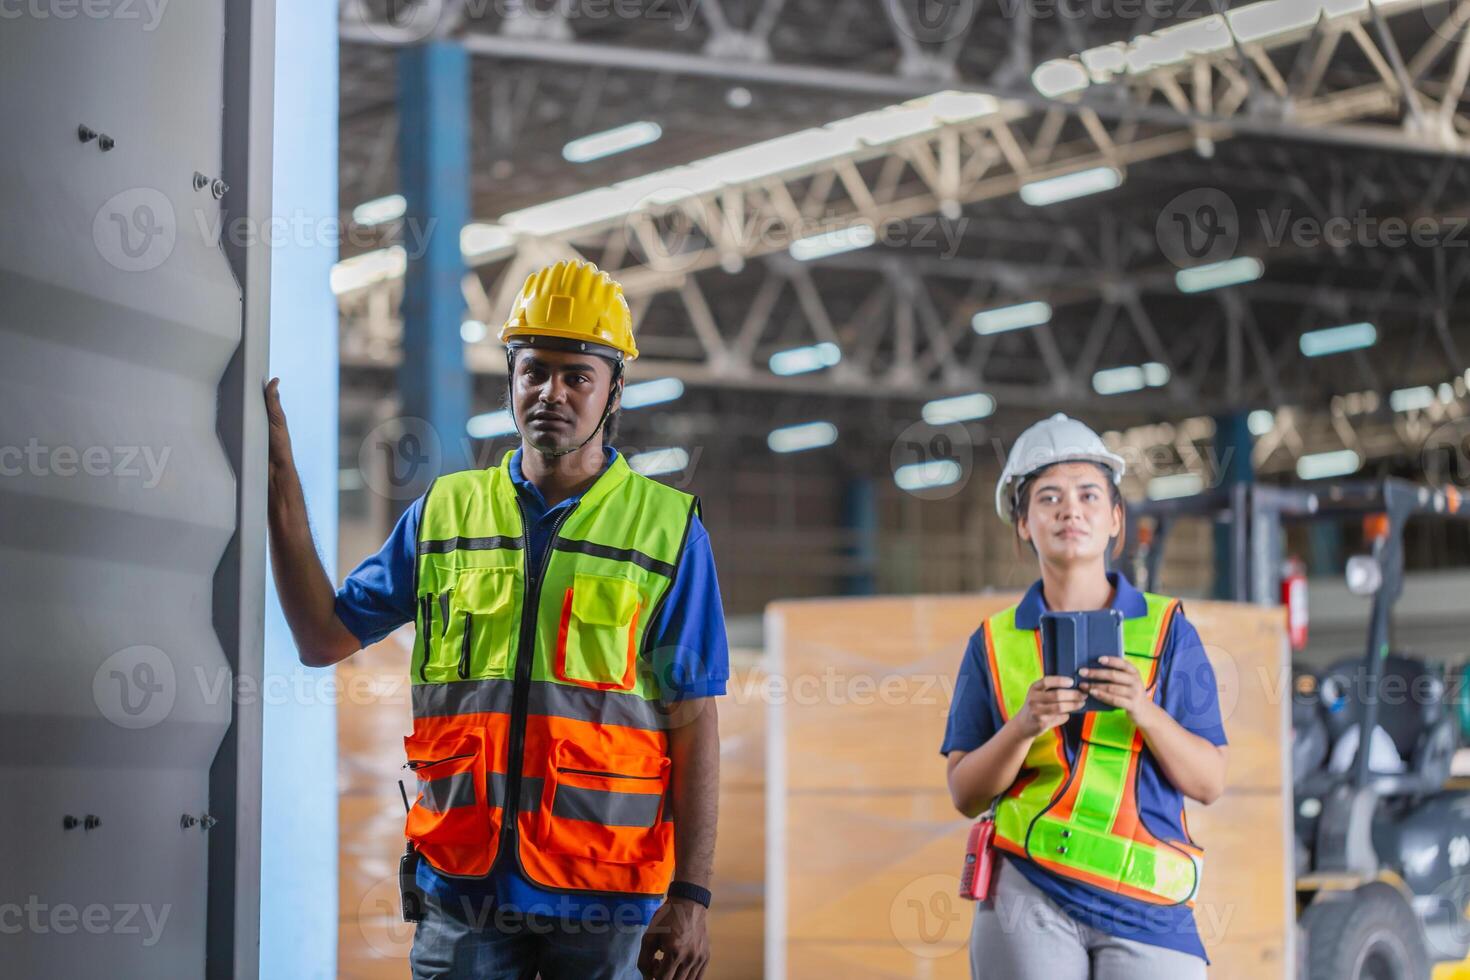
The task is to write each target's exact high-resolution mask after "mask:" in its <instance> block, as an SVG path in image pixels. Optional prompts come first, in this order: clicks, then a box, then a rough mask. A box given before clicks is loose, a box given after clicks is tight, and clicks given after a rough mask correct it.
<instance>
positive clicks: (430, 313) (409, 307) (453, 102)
mask: <svg viewBox="0 0 1470 980" xmlns="http://www.w3.org/2000/svg"><path fill="white" fill-rule="evenodd" d="M469 57H470V56H469V53H468V52H467V51H466V50H465V49H464V48H463V47H461V46H459V45H457V44H446V43H443V42H438V41H431V42H429V43H426V44H422V45H415V46H411V47H406V48H404V49H402V51H400V53H399V56H398V119H399V129H398V146H399V152H398V169H399V188H400V191H401V192H402V194H403V196H404V199H405V200H406V201H407V210H406V212H405V214H404V220H403V247H404V249H405V250H406V251H407V253H408V274H407V276H406V278H405V281H404V291H403V306H402V310H403V363H402V365H401V367H400V368H399V371H398V387H399V393H400V396H401V398H402V407H403V415H404V417H405V418H409V419H423V420H424V421H425V422H427V423H428V424H429V425H430V426H431V427H432V429H433V431H434V433H435V434H437V436H438V438H439V445H440V449H441V450H442V452H443V462H442V465H441V466H440V467H439V471H440V472H443V473H450V472H453V471H455V470H461V469H464V468H465V467H466V466H467V465H468V460H467V458H466V452H465V450H466V445H467V437H466V433H465V423H466V422H467V421H468V420H469V408H470V376H469V372H467V371H466V370H465V366H464V342H463V340H462V339H461V338H460V332H459V331H460V323H461V321H462V320H463V317H464V296H463V294H462V293H461V292H460V280H461V279H462V278H463V277H464V274H465V265H464V258H463V256H461V254H460V251H459V233H460V229H461V228H463V227H464V226H465V224H466V223H467V222H468V221H469V216H470V145H469V133H470V61H469ZM429 475H430V476H432V475H433V474H429ZM423 485H425V486H426V485H427V481H425V482H424V484H423Z"/></svg>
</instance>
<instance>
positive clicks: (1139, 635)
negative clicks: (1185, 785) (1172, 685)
mask: <svg viewBox="0 0 1470 980" xmlns="http://www.w3.org/2000/svg"><path fill="white" fill-rule="evenodd" d="M1144 599H1145V600H1146V601H1147V603H1148V613H1147V614H1146V615H1144V616H1140V617H1135V618H1133V619H1125V620H1124V621H1123V654H1124V656H1125V657H1127V659H1128V661H1129V662H1130V663H1132V664H1133V665H1134V666H1135V667H1137V668H1138V672H1139V674H1140V675H1142V677H1143V682H1144V686H1145V687H1146V688H1147V690H1148V694H1149V696H1150V697H1152V696H1153V693H1154V689H1155V685H1156V684H1157V682H1158V673H1159V657H1160V655H1161V654H1162V651H1163V644H1164V640H1165V637H1167V636H1168V632H1169V621H1170V619H1171V617H1172V616H1173V615H1174V611H1175V610H1176V609H1177V608H1178V606H1179V601H1178V600H1177V599H1170V598H1167V597H1164V596H1157V595H1151V594H1149V593H1144ZM985 648H986V651H987V656H988V660H989V666H990V678H991V683H992V686H993V689H994V690H995V691H996V694H997V698H998V700H999V703H1000V709H1001V715H1002V716H1003V717H1004V718H1006V719H1007V720H1009V719H1010V717H1011V716H1012V715H1014V714H1015V713H1016V712H1018V711H1020V710H1021V706H1022V705H1023V704H1025V702H1026V692H1027V690H1028V689H1029V688H1030V687H1031V685H1032V684H1034V683H1035V682H1036V681H1038V680H1040V679H1041V677H1042V671H1043V668H1042V663H1043V661H1042V655H1041V631H1040V630H1026V629H1020V628H1018V627H1017V626H1016V607H1014V606H1012V607H1011V608H1009V609H1006V610H1004V611H1002V612H999V613H996V614H995V615H994V616H991V617H990V618H989V619H988V620H986V622H985ZM1142 751H1143V735H1142V733H1140V732H1139V731H1138V728H1137V726H1135V725H1134V724H1133V722H1132V721H1130V720H1129V718H1128V713H1127V712H1126V711H1124V710H1122V709H1114V710H1112V711H1094V712H1089V713H1088V714H1087V717H1086V720H1085V721H1084V722H1083V725H1082V743H1081V749H1080V751H1079V752H1078V754H1077V763H1076V765H1075V766H1070V765H1068V763H1067V754H1066V750H1065V748H1064V746H1063V744H1062V734H1061V729H1060V728H1053V729H1050V730H1049V731H1046V732H1043V733H1042V734H1041V735H1039V736H1037V738H1036V739H1035V741H1033V742H1032V743H1031V748H1030V750H1029V751H1028V752H1027V753H1026V759H1025V761H1024V762H1023V763H1022V766H1021V771H1020V773H1019V774H1018V775H1017V777H1016V781H1015V782H1014V783H1012V784H1011V786H1010V788H1009V789H1007V790H1006V791H1005V792H1004V793H1003V794H1002V795H1001V798H1000V800H999V801H998V803H997V804H996V810H995V841H996V845H997V846H998V847H1000V848H1002V849H1003V850H1006V851H1009V852H1010V853H1012V854H1015V855H1018V856H1020V857H1024V858H1027V859H1028V860H1031V861H1034V862H1035V863H1036V864H1038V865H1040V866H1041V867H1043V868H1046V869H1047V870H1049V871H1051V872H1053V873H1055V874H1057V875H1060V876H1061V877H1063V878H1068V879H1071V880H1074V881H1080V882H1084V883H1086V884H1088V885H1092V886H1094V887H1096V888H1100V889H1103V890H1104V891H1109V892H1113V893H1115V894H1118V895H1121V896H1124V897H1126V898H1131V899H1135V900H1137V901H1139V902H1144V903H1147V904H1150V905H1188V906H1190V907H1193V905H1194V898H1195V895H1196V894H1197V893H1198V891H1199V882H1200V877H1201V874H1202V872H1203V870H1204V852H1203V851H1202V850H1201V849H1200V848H1199V847H1197V846H1196V845H1195V844H1194V842H1193V841H1187V840H1186V841H1177V840H1161V839H1159V838H1158V837H1155V836H1154V835H1153V834H1152V833H1151V832H1150V831H1149V829H1148V828H1147V827H1146V826H1144V822H1143V820H1142V819H1141V817H1140V815H1139V812H1138V764H1139V756H1140V753H1141V752H1142ZM1180 816H1181V825H1182V819H1183V814H1182V811H1181V814H1180ZM1185 833H1186V836H1187V835H1188V831H1187V830H1186V831H1185Z"/></svg>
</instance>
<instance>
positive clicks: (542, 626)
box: [404, 453, 698, 896]
mask: <svg viewBox="0 0 1470 980" xmlns="http://www.w3.org/2000/svg"><path fill="white" fill-rule="evenodd" d="M511 455H512V454H511V453H507V454H506V456H505V458H504V460H502V462H501V464H500V465H499V466H498V467H495V468H492V469H485V470H471V471H467V472H462V473H454V474H451V475H448V476H443V477H440V478H439V479H438V480H436V481H435V482H434V484H433V485H432V486H431V487H430V488H429V492H428V494H427V496H426V499H425V501H424V507H423V516H422V518H421V520H420V525H419V539H418V559H417V564H416V565H415V595H416V596H417V601H418V609H417V614H416V617H415V622H416V625H417V628H418V638H417V640H416V641H415V644H414V652H413V660H412V663H411V667H410V669H411V671H412V682H413V684H412V690H413V734H412V735H410V736H408V737H407V738H405V739H404V747H405V749H406V750H407V754H408V760H409V761H408V766H407V767H408V768H409V769H412V770H413V771H414V774H415V775H416V776H417V777H418V790H419V792H418V797H417V799H416V800H415V801H414V804H413V806H412V808H411V809H410V810H409V814H408V821H407V825H406V828H405V833H406V835H407V837H408V838H409V839H410V840H411V841H413V842H414V844H415V845H416V847H417V849H418V851H419V852H420V853H421V854H422V855H423V857H424V859H425V860H427V861H428V862H429V864H430V865H432V866H433V867H434V868H436V869H438V870H439V871H441V872H443V873H444V874H446V875H452V876H461V877H481V876H484V875H486V874H488V873H489V871H490V868H491V865H492V864H493V863H494V861H495V858H496V855H497V854H498V853H499V852H500V849H501V848H503V847H508V848H511V849H512V853H513V854H514V856H515V859H516V861H518V863H519V867H520V870H521V872H522V873H523V874H524V875H525V877H526V878H527V879H529V880H530V881H531V882H533V883H535V884H537V885H539V886H541V887H543V888H547V889H550V890H553V891H557V890H560V891H569V892H578V893H581V892H606V893H618V894H636V895H643V896H654V895H662V894H663V893H664V892H665V890H666V889H667V887H668V883H669V879H670V877H671V876H672V873H673V866H674V850H673V841H674V828H673V823H672V814H671V813H670V812H669V804H668V800H667V789H668V785H669V757H668V738H667V735H666V732H665V725H664V724H663V721H662V719H663V717H664V715H663V714H662V713H661V712H659V711H658V710H657V705H656V703H655V702H656V701H657V699H658V698H659V695H660V688H659V684H658V680H657V678H656V677H655V676H654V674H653V671H652V667H651V663H650V662H649V660H648V658H647V657H644V656H642V654H644V653H645V652H646V649H647V647H648V645H649V641H650V639H651V635H650V633H649V626H650V624H652V623H654V622H655V621H656V619H657V616H658V611H659V609H660V607H661V606H662V604H663V601H664V598H665V597H666V596H667V595H668V592H669V588H670V586H671V585H672V583H673V579H674V572H675V569H677V567H678V564H679V558H680V555H681V554H682V552H683V549H684V544H685V541H686V539H687V536H688V532H689V527H690V523H691V521H692V519H693V515H694V514H695V513H696V508H697V506H698V503H697V501H696V500H695V498H694V497H692V496H690V495H689V494H686V493H682V492H680V491H678V490H675V489H673V488H671V487H667V486H664V485H663V484H661V483H657V482H655V481H654V480H650V479H648V478H647V477H644V476H642V475H641V474H638V473H635V472H634V471H633V470H632V469H630V468H629V466H628V464H627V463H626V462H625V461H624V460H623V457H622V456H621V455H619V456H617V457H616V458H615V459H614V460H613V462H612V463H611V465H609V466H608V468H607V469H606V470H605V471H604V472H603V473H602V475H601V476H599V477H598V479H597V481H596V482H595V483H593V485H592V486H591V487H590V488H588V490H587V492H586V493H585V494H583V496H582V498H581V499H580V500H579V501H577V502H576V503H575V504H573V505H572V506H571V508H570V509H569V510H568V511H567V512H566V513H564V514H563V515H562V516H561V517H560V518H559V519H558V522H557V526H556V527H555V528H554V529H553V532H552V534H553V537H552V541H551V543H550V545H549V546H548V547H547V551H546V556H545V558H544V559H542V565H541V568H540V569H539V572H538V573H533V574H530V575H528V573H527V568H526V562H527V535H526V521H525V516H524V514H523V512H522V509H521V504H520V499H519V497H518V496H517V494H516V489H515V485H514V484H513V483H512V482H511V476H510V460H511ZM528 583H530V584H529V587H528Z"/></svg>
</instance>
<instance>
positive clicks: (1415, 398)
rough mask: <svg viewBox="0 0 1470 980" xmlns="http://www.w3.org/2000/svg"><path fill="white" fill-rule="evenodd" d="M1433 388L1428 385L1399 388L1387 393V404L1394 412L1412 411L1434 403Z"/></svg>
mask: <svg viewBox="0 0 1470 980" xmlns="http://www.w3.org/2000/svg"><path fill="white" fill-rule="evenodd" d="M1434 400H1435V396H1434V389H1433V388H1431V387H1429V386H1428V385H1419V386H1418V387H1417V388H1400V389H1399V390H1398V391H1391V392H1389V394H1388V406H1389V407H1390V408H1392V409H1393V410H1394V411H1395V412H1413V411H1417V410H1418V409H1421V408H1428V407H1429V406H1430V405H1433V404H1434Z"/></svg>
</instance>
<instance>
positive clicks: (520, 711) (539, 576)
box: [500, 494, 581, 874]
mask: <svg viewBox="0 0 1470 980" xmlns="http://www.w3.org/2000/svg"><path fill="white" fill-rule="evenodd" d="M579 503H581V501H578V502H577V503H574V504H572V505H571V506H570V507H568V508H567V509H566V512H565V513H563V514H562V515H561V516H560V517H558V518H557V519H556V522H555V523H554V524H552V525H551V539H550V540H549V541H547V542H546V553H545V554H543V555H542V556H541V563H540V565H539V566H538V569H537V572H536V578H535V581H534V584H533V583H532V582H531V580H530V579H527V583H526V585H527V588H526V590H525V597H524V601H525V605H524V606H523V607H522V608H521V635H520V640H519V644H518V646H517V647H516V676H515V682H514V685H515V686H514V687H513V688H512V689H511V702H510V752H509V758H508V759H507V760H506V761H507V762H508V763H509V769H510V772H508V773H507V774H506V787H505V806H504V808H503V809H502V810H501V814H502V819H503V820H504V823H503V824H502V825H501V828H500V846H501V848H502V849H504V848H506V847H510V848H511V854H512V856H513V857H514V859H515V862H516V863H515V866H516V867H517V868H520V866H521V855H520V848H519V845H518V844H517V833H518V832H517V826H516V824H517V820H518V817H519V815H520V811H521V777H522V775H523V773H522V771H523V770H524V769H525V759H524V755H525V752H526V715H527V714H528V713H529V710H530V701H531V665H532V661H533V660H534V659H535V657H536V617H537V606H538V605H540V601H541V582H542V580H543V579H544V578H545V577H546V568H547V566H548V565H550V564H551V555H552V553H553V552H554V551H556V538H557V535H558V534H559V533H560V532H561V526H562V525H563V524H565V523H566V520H567V518H568V517H571V516H572V511H574V510H576V509H577V505H578V504H579ZM516 509H517V510H518V511H520V514H521V557H522V561H525V560H527V559H528V557H529V555H530V550H531V523H530V521H528V520H526V507H525V505H524V504H522V503H521V498H520V495H519V494H517V495H516ZM527 570H528V571H529V565H528V566H527ZM527 637H529V638H530V641H529V642H527ZM522 874H524V871H522Z"/></svg>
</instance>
